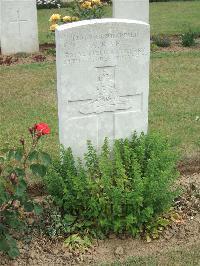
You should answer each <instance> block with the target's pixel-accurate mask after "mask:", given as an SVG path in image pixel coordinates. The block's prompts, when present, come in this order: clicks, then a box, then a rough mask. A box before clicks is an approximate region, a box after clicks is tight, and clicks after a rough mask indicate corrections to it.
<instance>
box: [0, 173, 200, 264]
mask: <svg viewBox="0 0 200 266" xmlns="http://www.w3.org/2000/svg"><path fill="white" fill-rule="evenodd" d="M178 183H179V184H181V185H183V188H184V192H183V194H182V195H181V196H180V197H179V198H177V200H176V202H175V207H174V208H175V210H176V212H178V213H179V215H180V217H181V220H180V221H175V222H173V223H172V224H171V225H170V226H168V228H167V229H166V230H165V231H164V232H163V233H162V235H161V236H160V238H159V239H158V240H153V241H152V242H150V243H147V242H145V241H144V240H142V239H133V238H130V237H127V236H124V235H123V236H121V237H120V238H119V237H116V236H114V235H111V236H110V237H109V238H108V239H106V240H100V241H98V242H96V243H94V245H93V247H92V248H91V249H90V250H89V251H88V252H86V253H76V254H75V253H73V252H70V251H69V250H68V249H67V248H66V247H64V246H63V239H56V240H52V239H49V238H48V237H44V236H38V234H37V235H36V234H35V235H34V234H33V236H32V239H31V241H30V242H29V243H27V244H23V243H19V247H20V252H21V255H20V257H19V258H17V259H16V260H15V261H11V260H9V259H8V258H7V257H6V256H3V255H0V261H1V265H10V266H17V265H31V266H34V265H44V266H48V265H78V264H81V265H89V264H90V265H91V264H93V265H98V264H99V263H102V262H106V263H111V262H113V261H116V260H120V261H122V262H123V261H125V260H127V258H129V257H133V256H137V257H138V256H142V257H143V256H148V255H153V256H154V255H158V254H165V253H166V252H168V251H169V252H170V251H172V250H174V249H177V248H178V249H181V250H182V249H188V250H189V249H190V247H191V246H192V245H194V244H195V245H199V246H200V237H199V234H200V174H197V173H195V174H191V175H183V176H182V177H181V178H180V179H179V182H178Z"/></svg>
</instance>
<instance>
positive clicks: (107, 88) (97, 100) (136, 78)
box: [56, 19, 150, 156]
mask: <svg viewBox="0 0 200 266" xmlns="http://www.w3.org/2000/svg"><path fill="white" fill-rule="evenodd" d="M149 40H150V33H149V25H148V24H146V23H143V22H139V21H131V20H121V19H101V20H90V21H81V22H75V23H71V24H68V25H63V26H60V27H59V28H58V29H57V30H56V61H57V91H58V112H59V135H60V142H61V144H63V145H64V146H65V147H69V146H70V147H71V148H72V150H73V152H74V154H75V155H76V156H82V155H83V153H84V152H85V151H86V142H87V140H91V141H92V143H93V144H94V145H96V147H97V148H99V147H100V146H101V145H102V143H103V141H104V139H105V137H108V138H109V139H110V140H113V139H116V138H124V137H128V136H130V135H131V133H133V131H134V130H136V131H137V132H142V131H143V132H146V131H147V127H148V93H149V54H150V41H149Z"/></svg>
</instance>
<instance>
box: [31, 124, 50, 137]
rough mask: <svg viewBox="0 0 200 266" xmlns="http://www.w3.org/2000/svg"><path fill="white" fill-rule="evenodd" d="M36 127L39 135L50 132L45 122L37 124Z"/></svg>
mask: <svg viewBox="0 0 200 266" xmlns="http://www.w3.org/2000/svg"><path fill="white" fill-rule="evenodd" d="M34 129H35V131H36V133H37V135H38V136H42V135H47V134H50V128H49V126H48V125H47V124H45V123H38V124H35V127H34Z"/></svg>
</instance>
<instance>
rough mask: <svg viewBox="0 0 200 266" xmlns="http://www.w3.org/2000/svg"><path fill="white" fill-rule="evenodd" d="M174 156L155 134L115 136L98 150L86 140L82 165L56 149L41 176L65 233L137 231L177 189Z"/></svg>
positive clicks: (160, 211) (69, 153) (165, 205)
mask: <svg viewBox="0 0 200 266" xmlns="http://www.w3.org/2000/svg"><path fill="white" fill-rule="evenodd" d="M176 159H177V156H176V155H175V153H174V152H173V151H172V150H171V149H170V146H169V144H168V142H167V141H166V140H165V139H164V138H162V137H161V136H159V135H157V134H152V135H144V134H141V136H139V137H138V136H137V135H136V134H134V135H133V136H132V137H131V138H130V139H124V140H123V139H120V140H116V141H115V142H114V145H113V148H112V149H110V147H109V144H108V140H107V139H105V142H104V145H103V146H102V149H101V152H100V154H98V153H97V151H96V150H95V148H94V147H93V146H92V144H91V142H88V151H87V153H86V154H85V160H84V164H83V163H82V162H81V161H80V159H79V160H78V161H75V159H74V157H73V154H72V151H71V149H70V148H69V149H67V150H64V149H62V150H61V158H60V159H59V160H57V161H54V162H53V165H52V167H51V168H50V170H49V172H48V174H47V175H46V177H45V183H46V185H47V188H48V191H49V193H50V194H51V195H52V197H53V199H54V202H55V204H56V205H57V206H59V208H60V211H61V215H62V217H63V221H64V222H65V224H66V225H67V227H66V233H68V234H76V233H78V234H80V233H81V234H85V233H88V232H89V233H90V234H91V235H93V236H97V237H101V236H104V235H107V234H109V233H112V232H114V233H124V232H128V233H130V234H131V235H137V234H142V233H144V232H145V231H146V230H148V228H151V226H152V228H153V227H154V225H155V223H156V221H157V220H158V219H159V216H160V215H162V214H163V212H165V211H166V210H167V209H168V208H170V206H171V204H172V202H173V200H174V198H175V196H176V194H177V192H176V191H174V190H172V186H173V184H174V181H175V180H176V178H177V175H178V173H177V170H176ZM158 224H159V223H158Z"/></svg>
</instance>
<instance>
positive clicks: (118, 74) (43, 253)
mask: <svg viewBox="0 0 200 266" xmlns="http://www.w3.org/2000/svg"><path fill="white" fill-rule="evenodd" d="M25 22H26V21H25V20H23V19H21V18H20V15H19V12H17V18H16V20H14V21H12V23H15V24H18V25H19V27H18V30H19V33H20V31H21V28H20V23H22V24H23V23H25ZM110 22H111V20H102V22H101V23H102V24H103V23H105V24H106V25H103V26H104V28H103V29H107V28H106V27H107V25H108V29H107V30H108V31H109V32H111V33H110V34H111V35H110V37H111V36H112V37H111V40H110V39H109V38H108V41H109V42H106V41H104V40H102V41H100V42H99V39H100V40H101V39H104V38H102V37H103V34H101V26H100V25H98V26H99V27H97V25H95V26H94V25H93V26H94V27H93V28H92V29H91V32H92V33H94V32H97V34H96V35H95V38H97V39H98V42H95V41H93V38H91V34H88V35H87V34H82V31H83V32H84V27H83V28H82V26H86V29H87V33H88V29H89V27H90V26H91V25H92V24H93V22H92V23H89V25H88V24H87V22H86V23H85V24H84V22H83V23H80V24H79V26H81V27H80V28H78V27H77V28H78V30H77V32H76V27H74V29H71V27H70V26H69V27H66V28H65V27H64V28H63V32H60V33H58V32H57V34H58V35H57V38H60V39H61V40H62V41H61V42H60V43H58V46H57V47H58V48H59V53H57V68H58V76H57V77H58V78H57V79H58V100H59V119H60V137H61V138H60V139H61V143H63V144H66V145H70V146H73V147H74V150H75V152H76V154H78V155H82V153H83V152H82V151H84V147H83V145H82V144H81V146H80V147H79V148H77V143H76V142H75V141H74V139H73V138H74V136H73V137H72V138H70V137H71V136H70V132H72V131H73V130H74V131H75V133H76V132H78V133H76V134H75V136H76V137H77V138H78V139H79V140H80V139H81V138H85V135H86V137H88V136H90V138H91V136H92V137H93V136H94V140H96V143H95V144H96V145H97V146H99V144H101V142H102V139H103V137H104V136H105V135H109V137H110V139H111V140H112V139H114V138H116V137H120V136H122V137H124V136H127V134H128V135H129V134H130V130H129V127H131V126H132V127H134V129H137V130H138V131H141V130H144V131H146V130H147V113H148V103H147V98H148V84H147V83H148V75H149V73H148V64H149V53H150V49H149V48H150V47H149V43H148V44H147V42H145V41H144V40H145V38H147V39H148V42H149V30H148V29H147V27H146V26H147V25H146V24H144V23H138V22H134V23H133V24H134V25H131V26H132V27H133V26H135V28H136V29H137V27H140V26H141V28H140V30H138V32H137V31H134V33H133V32H132V31H129V26H130V25H129V26H128V25H125V24H126V23H124V22H123V23H124V25H123V26H122V24H123V23H122V21H115V23H116V24H115V25H118V27H117V30H119V31H120V34H121V35H120V40H119V39H118V37H119V36H117V37H116V35H117V34H119V33H118V32H115V25H114V27H113V28H114V29H112V30H110V28H112V26H113V25H109V24H110ZM101 23H99V24H101ZM117 23H118V24H117ZM94 24H95V23H94ZM113 24H114V23H113ZM130 24H131V23H130ZM139 25H140V26H139ZM145 27H146V30H145ZM72 28H73V26H72ZM133 28H134V27H133ZM133 28H132V29H133ZM66 29H67V30H68V32H65V30H66ZM121 29H122V30H121ZM70 30H72V34H71V32H70ZM73 30H75V31H74V32H73ZM61 31H62V30H61ZM113 31H114V34H113ZM121 31H122V32H121ZM89 32H90V31H89ZM62 33H64V34H63V36H62ZM141 33H142V34H141ZM143 33H144V34H143ZM112 34H113V35H112ZM66 36H67V37H66ZM65 37H66V39H65ZM132 37H133V38H135V41H136V42H135V44H137V45H136V47H129V46H128V45H127V43H126V41H124V39H125V40H126V39H127V40H128V41H130V40H129V38H132ZM70 38H72V39H74V40H76V41H75V42H74V43H73V42H72V43H71V44H70V45H69V44H68V43H69V42H68V40H69V39H70ZM63 40H64V41H63ZM79 40H81V41H83V40H84V41H85V43H84V45H85V46H86V47H84V45H83V47H80V45H79V43H78V41H79ZM87 40H90V42H87ZM99 43H100V44H101V45H100V46H99ZM141 43H144V47H142V48H141ZM63 44H64V45H63ZM76 44H77V46H76ZM91 44H92V45H91ZM126 45H127V46H126ZM71 46H72V47H71ZM105 47H106V48H105ZM113 47H114V49H113ZM88 48H89V53H88V51H87V49H88ZM116 48H118V50H117V49H116ZM74 50H77V51H78V52H77V53H76V55H75V56H74V54H73V52H74ZM99 50H101V52H100V54H99V53H98V51H99ZM116 50H117V52H116ZM85 51H86V52H87V53H85ZM90 52H91V53H90ZM63 53H64V55H63ZM34 56H36V57H35V59H34V58H33V60H35V61H36V62H43V61H44V60H46V58H44V57H43V56H42V55H34ZM179 57H181V55H180V54H176V56H171V59H172V58H173V60H174V61H173V60H172V61H173V62H174V63H175V64H177V65H176V66H175V67H174V66H173V67H172V65H171V68H169V67H166V70H167V71H165V72H162V71H160V70H161V64H164V63H166V64H167V63H169V62H167V61H170V55H169V54H168V53H166V54H157V55H156V54H154V55H153V60H155V61H154V62H155V65H154V67H155V66H156V67H155V68H154V70H155V69H156V70H157V73H155V72H154V71H153V72H152V73H151V74H152V77H153V78H152V81H151V82H153V84H154V85H155V87H154V89H155V92H156V93H157V96H158V97H157V99H155V97H154V95H153V96H152V95H151V98H150V120H149V121H150V130H152V129H153V130H154V128H155V129H156V130H162V131H163V132H164V133H165V134H168V135H169V134H172V135H173V137H174V139H173V140H174V146H177V145H180V146H179V148H180V147H181V149H182V152H183V151H184V154H185V156H188V155H192V156H193V155H194V156H196V157H194V158H195V159H196V158H197V156H198V155H199V150H198V149H197V150H196V148H197V145H196V143H197V142H198V132H199V117H198V112H199V108H198V107H199V105H198V103H199V101H198V97H195V99H194V95H198V79H197V78H196V76H195V75H194V71H198V67H199V66H198V60H199V53H198V51H195V52H194V53H192V54H190V53H188V54H186V58H184V60H185V65H187V67H188V66H189V64H188V61H190V60H191V59H192V63H191V65H190V67H191V69H192V70H193V73H192V71H191V72H190V73H189V72H188V69H187V71H186V70H185V66H184V67H183V65H181V66H179V65H178V61H180V62H181V64H183V61H184V60H183V61H181V59H179ZM7 60H8V65H9V64H10V65H11V64H12V62H11V63H10V61H12V58H11V59H9V58H7ZM132 61H134V66H135V68H134V67H133V66H132V63H133V62H132ZM127 62H128V64H127V66H128V67H124V65H125V63H127ZM14 63H16V62H14ZM29 63H30V61H29ZM87 65H90V69H89V71H90V75H89V81H90V83H91V85H90V83H88V80H86V78H87V79H88V77H87V76H86V75H85V72H84V71H83V69H84V67H86V66H87ZM141 66H142V68H143V70H145V71H144V73H142V71H141V69H140V67H141ZM54 67H55V66H54V64H52V63H47V64H44V65H42V64H29V65H25V66H14V67H12V66H11V68H10V72H9V73H8V72H6V71H7V70H6V68H2V73H3V74H4V75H6V73H8V76H9V80H8V81H7V80H6V82H8V83H9V82H14V86H8V89H7V90H6V97H5V95H4V92H3V93H2V98H3V97H5V98H4V99H5V103H4V104H3V106H1V109H0V112H1V113H2V118H1V119H2V120H3V122H4V123H5V121H7V120H6V116H9V118H10V125H11V128H12V132H14V131H17V130H18V128H17V123H16V121H15V115H17V119H20V123H19V124H20V126H22V127H23V126H24V125H25V124H26V123H27V120H29V119H30V120H32V119H33V118H35V119H38V118H39V117H41V118H42V119H43V118H44V117H45V118H46V119H47V120H49V123H50V124H52V128H53V127H54V133H53V136H51V137H50V142H49V146H48V148H49V147H50V148H52V146H54V147H53V149H54V148H55V146H56V145H57V144H58V143H57V139H58V135H57V128H56V126H55V125H57V123H56V122H57V115H56V107H55V106H56V101H55V90H54V87H55V73H54V70H55V69H54ZM181 67H182V70H181V69H180V68H181ZM46 68H48V70H47V69H46ZM123 68H124V69H125V70H124V72H123V71H122V69H123ZM174 68H175V69H176V68H177V69H176V70H177V72H176V71H175V70H174ZM77 69H78V73H79V77H78V79H77V78H76V77H77V73H76V71H77ZM129 69H130V70H131V71H132V73H133V72H135V73H136V74H137V75H136V74H135V75H133V77H134V80H133V79H131V78H132V77H131V75H127V76H126V74H127V72H128V70H129ZM15 71H16V72H17V74H20V75H21V77H20V75H19V76H18V77H17V79H16V80H14V81H12V80H11V78H10V77H11V76H12V75H13V73H14V72H15ZM37 71H38V74H39V76H40V79H39V76H38V77H37V76H36V75H35V74H36V73H37ZM70 71H71V72H70ZM137 71H138V72H137ZM181 71H183V72H184V73H182V72H181ZM45 73H46V74H47V75H48V76H47V77H44V74H45ZM66 73H67V74H66ZM163 73H164V74H163ZM69 74H70V75H69ZM129 74H130V73H129ZM187 74H189V75H190V80H189V82H188V80H187V77H188V75H187ZM192 74H193V80H192V81H191V76H192ZM68 75H69V76H71V77H72V78H71V79H70V78H69V76H68ZM184 75H185V76H184ZM180 76H181V78H182V80H181V78H180ZM30 77H31V78H32V79H30ZM137 78H138V80H137ZM123 79H125V81H124V80H123ZM44 80H45V82H44ZM119 80H122V82H121V83H122V85H126V86H120V85H121V84H120V81H119ZM4 81H5V79H4V80H2V81H1V82H4ZM80 81H81V82H80ZM8 83H7V84H8ZM17 83H18V85H19V86H20V92H21V86H22V87H23V88H22V91H23V92H22V93H19V94H17V93H16V91H17V89H16V87H17V86H18V85H17ZM129 83H131V85H130V84H129ZM175 83H176V84H175ZM180 83H181V85H180ZM191 83H192V85H191ZM27 84H28V85H29V86H30V87H29V88H28V89H27V90H26V91H24V90H25V87H26V85H27ZM141 84H142V86H141ZM161 84H162V86H161ZM188 84H190V86H191V87H190V90H189V92H188ZM70 86H71V87H72V89H73V90H69V88H70ZM81 86H82V87H83V89H80V91H79V88H81ZM36 87H37V88H36ZM32 88H34V90H33V91H32ZM77 88H78V89H77ZM177 88H178V89H179V90H180V91H181V93H179V91H178V90H177ZM125 89H126V90H125ZM173 89H174V90H173ZM10 90H11V91H10ZM82 90H83V91H82ZM160 90H161V91H160ZM75 91H79V97H77V95H76V93H75ZM124 91H125V93H124V94H123V93H122V92H124ZM196 91H197V94H196ZM24 92H25V95H24V97H23V96H22V95H23V93H24ZM85 94H86V96H87V97H85ZM169 94H170V95H169ZM11 95H14V101H16V103H17V104H16V105H14V104H13V99H12V97H11ZM163 95H165V96H166V98H165V97H163ZM180 95H181V97H182V98H181V97H179V96H180ZM177 96H178V97H177ZM34 97H35V99H36V101H35V102H34V101H33V99H34ZM23 98H25V99H23ZM9 100H10V102H9ZM6 101H7V104H8V105H6ZM44 102H45V107H44ZM52 102H53V103H54V104H53V105H52ZM19 103H20V104H19ZM22 103H24V105H23V104H22ZM191 103H192V104H191ZM176 104H177V106H176ZM17 105H18V106H17ZM10 106H11V107H12V108H11V111H10V110H9V108H10ZM30 107H31V108H30ZM32 107H35V108H34V111H33V109H32ZM163 107H164V108H163ZM6 108H7V109H8V110H9V111H10V112H9V113H8V112H6V111H5V109H6ZM18 108H19V109H18ZM174 110H176V111H177V113H176V112H174ZM180 110H181V111H180ZM2 111H3V112H2ZM20 112H21V114H22V117H20V118H19V113H20ZM63 113H64V115H63ZM133 113H134V115H133ZM121 114H123V115H125V117H126V116H127V117H128V118H127V119H123V117H120V116H121ZM130 114H131V115H130ZM10 115H11V116H10ZM132 115H133V117H134V116H135V115H136V120H134V119H130V118H133V117H132ZM117 116H119V117H118V118H119V119H118V120H117ZM23 118H24V119H23ZM138 118H139V119H138ZM90 119H91V120H92V123H90ZM71 120H72V125H70V123H71ZM73 120H78V123H74V124H73V122H74V121H73ZM82 120H83V121H84V123H83V124H82V128H83V127H84V129H86V134H85V132H81V133H79V131H80V127H79V126H80V125H81V123H82ZM138 120H139V121H140V122H138ZM186 120H187V122H188V123H187V122H186ZM13 121H14V122H13ZM65 121H67V122H68V124H65ZM129 121H131V122H133V125H132V123H130V125H129V124H128V123H127V122H129ZM156 123H157V124H156ZM13 124H14V125H16V128H13ZM108 124H109V126H107V125H108ZM163 124H165V126H164V127H163ZM88 125H89V126H88ZM171 125H173V126H172V127H171ZM70 126H71V128H70ZM8 127H9V125H8V124H7V123H5V125H3V127H2V129H3V130H2V131H4V132H3V134H5V136H6V139H8V138H9V136H10V135H11V134H10V130H9V128H8ZM66 128H67V129H66ZM172 129H174V130H175V132H171V131H172ZM67 130H68V131H69V132H67ZM63 132H64V133H63ZM66 132H67V133H68V139H67V141H66V139H64V138H63V135H65V134H66ZM91 132H92V135H91ZM178 132H179V134H180V133H183V134H180V136H179V134H178ZM17 133H18V134H19V133H20V132H19V131H17ZM84 134H85V135H84ZM187 137H188V139H189V141H188V139H187ZM85 140H86V138H85ZM93 142H94V141H93ZM52 143H53V145H52ZM68 143H69V144H68ZM57 148H58V147H56V148H55V149H56V151H55V150H54V152H57V151H58V149H57ZM80 150H81V152H80ZM194 161H195V160H193V161H192V162H193V163H194ZM196 162H197V164H199V160H198V159H196ZM195 166H196V165H195ZM195 169H196V170H195V172H196V173H194V174H193V170H191V169H190V171H191V172H192V174H190V175H186V173H185V174H184V173H183V175H182V177H181V178H180V180H179V182H180V183H182V184H183V187H184V189H185V192H184V193H183V195H182V196H180V197H179V198H177V199H176V201H175V203H174V208H175V210H176V216H175V217H173V219H174V220H173V223H172V224H171V225H170V226H169V227H168V228H167V229H166V230H165V231H164V232H163V234H162V235H161V236H160V239H159V240H158V241H152V243H144V241H140V240H133V239H130V238H128V236H127V235H122V236H121V238H116V237H115V236H113V235H110V237H109V239H108V240H105V241H99V242H97V243H96V244H94V246H93V247H92V248H91V249H89V251H88V252H86V253H84V254H81V252H80V251H79V252H78V254H77V253H76V252H71V251H68V250H67V251H66V248H63V239H61V241H60V240H58V239H56V240H54V241H51V240H50V239H48V238H46V237H43V236H42V237H41V236H38V234H37V233H33V235H32V237H33V239H32V240H31V241H30V242H29V240H28V241H27V243H26V245H24V244H21V243H20V249H21V254H22V255H21V256H20V257H19V258H18V259H17V260H16V261H15V262H14V265H24V264H27V263H28V264H30V265H38V264H42V265H49V264H52V263H54V264H58V265H66V264H68V265H73V264H74V265H77V264H79V263H80V264H81V263H82V264H83V265H87V264H89V263H90V264H91V263H99V262H113V261H114V260H117V259H119V260H121V261H123V260H126V259H127V257H129V256H139V258H138V259H139V262H140V263H141V262H142V261H143V258H141V257H143V256H147V258H145V259H144V260H145V261H146V260H147V262H149V261H151V257H148V256H151V255H153V256H154V259H155V257H156V259H158V260H159V262H160V261H161V264H162V260H164V261H165V260H166V259H167V261H168V262H169V261H171V260H172V261H173V259H172V258H171V255H168V252H169V253H170V254H171V252H172V249H173V248H176V247H177V246H179V250H180V252H183V251H184V255H183V256H182V257H181V259H180V258H179V261H180V260H183V261H184V262H185V264H186V265H187V264H188V262H191V261H192V262H193V263H196V261H197V260H198V261H197V263H198V262H199V254H198V251H197V250H198V248H199V247H200V243H199V235H198V233H199V224H200V220H199V219H200V216H199V210H200V202H199V193H200V187H199V184H200V175H199V168H198V166H197V167H195ZM187 170H188V169H187ZM38 188H39V189H38ZM38 188H37V187H36V188H35V187H34V186H33V187H32V188H31V186H30V191H34V194H33V196H34V197H35V196H36V195H37V190H39V192H38V194H39V197H37V200H39V201H41V202H42V201H43V199H44V197H43V196H44V194H45V192H44V191H43V190H42V189H41V187H40V186H38ZM40 189H41V190H40ZM40 192H41V194H40ZM29 222H30V224H31V223H32V222H33V221H31V220H29ZM20 237H21V236H20ZM148 242H149V241H148ZM160 249H162V252H161V253H162V254H160ZM189 251H190V252H193V254H194V257H191V255H188V253H189ZM165 257H166V258H165ZM0 259H1V263H2V264H3V265H7V264H9V263H10V262H9V261H8V260H7V258H6V257H5V256H1V255H0ZM133 260H134V259H133ZM174 260H176V258H174Z"/></svg>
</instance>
